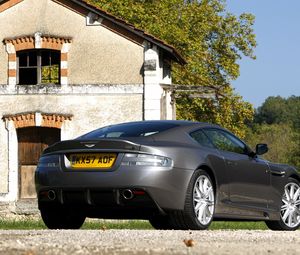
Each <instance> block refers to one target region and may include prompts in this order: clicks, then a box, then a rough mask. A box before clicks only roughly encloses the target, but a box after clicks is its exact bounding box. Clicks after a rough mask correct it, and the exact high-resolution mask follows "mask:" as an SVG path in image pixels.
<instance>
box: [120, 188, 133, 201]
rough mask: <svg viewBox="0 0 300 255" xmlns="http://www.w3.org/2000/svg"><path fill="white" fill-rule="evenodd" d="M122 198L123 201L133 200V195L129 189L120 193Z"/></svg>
mask: <svg viewBox="0 0 300 255" xmlns="http://www.w3.org/2000/svg"><path fill="white" fill-rule="evenodd" d="M122 196H123V198H124V199H125V200H130V199H133V197H134V194H133V192H132V190H131V189H124V190H123V191H122Z"/></svg>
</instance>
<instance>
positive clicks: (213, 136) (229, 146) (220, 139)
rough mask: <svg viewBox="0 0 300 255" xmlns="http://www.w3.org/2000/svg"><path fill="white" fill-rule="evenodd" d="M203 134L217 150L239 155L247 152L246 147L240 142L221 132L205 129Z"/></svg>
mask: <svg viewBox="0 0 300 255" xmlns="http://www.w3.org/2000/svg"><path fill="white" fill-rule="evenodd" d="M204 133H205V134H206V135H207V136H208V137H209V138H210V140H211V141H212V143H213V144H214V145H215V146H216V147H217V148H218V149H219V150H222V151H230V152H235V153H239V154H246V152H247V147H246V145H245V144H244V143H243V142H242V141H240V140H239V139H238V138H236V137H235V136H233V135H231V134H229V133H227V132H225V131H223V130H218V129H205V130H204Z"/></svg>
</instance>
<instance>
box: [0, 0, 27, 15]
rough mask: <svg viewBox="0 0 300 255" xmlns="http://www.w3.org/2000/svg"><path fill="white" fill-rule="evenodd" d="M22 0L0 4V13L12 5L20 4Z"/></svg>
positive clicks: (12, 0) (11, 0) (10, 0)
mask: <svg viewBox="0 0 300 255" xmlns="http://www.w3.org/2000/svg"><path fill="white" fill-rule="evenodd" d="M22 1H23V0H8V1H4V3H3V4H0V13H1V12H3V11H5V10H7V9H9V8H10V7H13V6H14V5H16V4H18V3H20V2H22Z"/></svg>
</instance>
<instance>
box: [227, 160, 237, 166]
mask: <svg viewBox="0 0 300 255" xmlns="http://www.w3.org/2000/svg"><path fill="white" fill-rule="evenodd" d="M226 163H227V164H228V165H231V166H235V165H237V163H236V162H235V161H231V160H226Z"/></svg>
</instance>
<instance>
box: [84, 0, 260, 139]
mask: <svg viewBox="0 0 300 255" xmlns="http://www.w3.org/2000/svg"><path fill="white" fill-rule="evenodd" d="M90 2H91V3H93V4H95V5H97V6H99V7H100V8H102V9H104V10H106V11H108V12H110V13H112V14H114V15H116V16H118V17H120V18H123V19H125V20H127V21H128V22H129V23H131V24H133V25H135V26H136V27H138V28H141V29H143V30H146V31H147V32H149V33H151V34H153V35H154V36H157V37H158V38H161V39H163V40H165V41H166V42H167V43H169V44H171V45H173V46H174V47H175V48H176V49H178V50H179V52H180V53H181V54H182V56H183V57H184V58H185V59H186V60H187V62H188V64H187V65H186V66H184V67H182V66H180V65H177V64H174V65H173V69H172V72H173V75H172V77H173V83H174V84H188V85H196V86H200V87H209V88H213V89H214V90H215V92H216V95H217V97H216V99H215V100H212V99H211V100H210V99H208V100H206V99H191V98H190V99H187V95H186V94H182V99H180V96H181V94H179V99H178V116H179V118H188V119H194V120H201V121H202V120H206V121H210V122H217V123H219V124H221V125H224V126H226V127H228V128H229V129H231V127H233V130H232V131H233V132H235V133H237V134H239V135H242V136H243V134H244V131H245V125H244V122H245V120H249V119H251V117H252V113H251V112H253V108H252V107H251V105H250V104H249V103H245V102H243V100H242V98H241V97H240V96H238V95H237V94H235V92H234V90H233V89H232V88H231V87H230V83H231V81H232V80H234V79H236V78H237V77H238V76H239V65H238V63H237V60H238V59H240V58H241V57H242V55H244V56H247V57H250V58H255V57H254V54H253V49H254V47H255V46H256V41H255V35H254V33H253V29H252V25H253V23H254V16H253V15H250V14H242V15H241V16H240V17H236V16H234V15H232V14H230V13H228V12H226V9H225V4H226V2H225V0H201V1H192V0H189V1H186V0H90ZM203 109H205V111H204V110H203ZM221 114H222V115H223V116H222V117H220V116H221ZM223 120H224V121H223ZM236 120H238V121H237V122H236Z"/></svg>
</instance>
